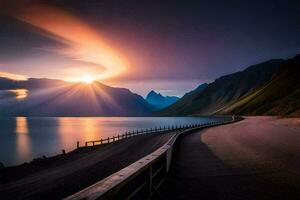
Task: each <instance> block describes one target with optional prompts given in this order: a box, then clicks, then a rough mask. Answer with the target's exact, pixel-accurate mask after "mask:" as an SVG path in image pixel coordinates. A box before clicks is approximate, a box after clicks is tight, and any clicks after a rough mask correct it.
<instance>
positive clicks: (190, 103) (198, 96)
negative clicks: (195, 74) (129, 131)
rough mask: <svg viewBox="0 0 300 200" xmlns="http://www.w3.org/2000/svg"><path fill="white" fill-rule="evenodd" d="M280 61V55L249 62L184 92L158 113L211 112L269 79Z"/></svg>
mask: <svg viewBox="0 0 300 200" xmlns="http://www.w3.org/2000/svg"><path fill="white" fill-rule="evenodd" d="M284 63H286V61H285V60H282V59H274V60H269V61H267V62H263V63H260V64H257V65H253V66H250V67H248V68H246V69H245V70H244V71H241V72H237V73H233V74H230V75H226V76H222V77H220V78H218V79H216V80H215V81H214V82H212V83H210V84H208V85H207V86H206V87H205V89H203V90H200V91H197V90H196V91H192V92H190V93H187V94H186V95H185V96H183V97H182V98H181V99H180V100H179V101H177V102H176V103H175V104H173V105H171V106H169V107H167V108H165V109H163V110H162V111H160V112H158V115H163V116H169V115H171V116H176V115H194V114H199V115H211V114H215V113H219V112H220V111H222V110H224V109H225V108H226V107H227V106H228V105H231V104H233V103H234V102H236V101H237V100H239V99H241V98H243V97H245V96H247V95H250V94H251V93H253V92H255V91H257V90H258V89H259V88H261V87H262V86H264V85H265V84H267V83H268V82H270V81H271V79H272V77H273V76H274V74H275V73H276V72H277V71H278V70H279V68H280V66H281V65H283V64H284ZM223 113H225V112H223Z"/></svg>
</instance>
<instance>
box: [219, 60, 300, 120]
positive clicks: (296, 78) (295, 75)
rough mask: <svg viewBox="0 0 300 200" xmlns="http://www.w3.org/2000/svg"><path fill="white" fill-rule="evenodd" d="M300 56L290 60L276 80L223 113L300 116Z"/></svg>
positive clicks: (275, 77) (241, 99)
mask: <svg viewBox="0 0 300 200" xmlns="http://www.w3.org/2000/svg"><path fill="white" fill-rule="evenodd" d="M299 99H300V56H297V57H295V58H294V59H291V60H289V61H288V62H287V63H286V64H285V65H283V66H282V67H281V69H280V70H279V72H278V73H277V74H276V75H275V76H274V78H273V79H272V80H271V81H270V82H269V83H268V84H266V85H265V86H263V87H261V88H260V89H258V90H256V91H255V92H253V93H251V94H249V95H247V96H246V97H243V98H240V99H239V100H238V101H236V102H234V103H233V104H231V105H230V106H228V107H227V108H225V109H223V110H222V111H221V113H237V114H248V115H291V116H296V115H299V114H300V103H299Z"/></svg>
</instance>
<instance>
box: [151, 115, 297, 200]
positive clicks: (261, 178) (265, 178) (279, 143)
mask: <svg viewBox="0 0 300 200" xmlns="http://www.w3.org/2000/svg"><path fill="white" fill-rule="evenodd" d="M299 157H300V120H299V119H278V118H272V117H250V118H246V119H245V120H243V121H240V122H237V123H233V124H228V125H224V126H218V127H213V128H208V129H204V130H200V131H196V132H193V133H190V134H187V135H185V136H183V138H182V140H181V141H180V143H179V149H178V152H177V153H176V154H175V159H174V162H173V163H172V165H171V171H170V174H169V177H168V178H167V181H166V182H165V183H164V184H163V186H162V187H161V188H160V189H159V191H158V192H157V193H156V194H155V196H154V197H153V199H213V200H217V199H220V200H221V199H222V200H236V199H241V200H250V199H251V200H252V199H258V200H259V199H264V200H268V199H270V200H271V199H272V200H274V199H278V200H279V199H280V200H282V199H299V196H300V173H299V167H300V162H299Z"/></svg>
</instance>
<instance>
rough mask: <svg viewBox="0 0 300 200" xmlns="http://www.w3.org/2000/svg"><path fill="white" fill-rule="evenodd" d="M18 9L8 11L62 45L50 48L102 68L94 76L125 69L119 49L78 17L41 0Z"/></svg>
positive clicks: (101, 78)
mask: <svg viewBox="0 0 300 200" xmlns="http://www.w3.org/2000/svg"><path fill="white" fill-rule="evenodd" d="M18 10H20V11H19V12H10V13H13V14H11V15H12V16H13V17H15V18H17V19H19V20H20V21H23V22H26V23H28V24H30V25H32V26H34V27H36V28H38V29H39V30H41V31H40V33H41V34H44V35H45V36H47V37H50V38H52V39H54V40H57V41H59V42H61V43H62V44H64V46H65V47H58V48H49V50H50V51H54V52H56V53H58V54H60V55H63V56H65V57H69V58H71V59H73V60H77V61H83V62H86V63H90V64H93V65H96V66H98V67H99V68H100V69H102V70H103V69H104V70H103V71H102V72H101V73H99V74H93V76H94V77H95V78H96V79H100V80H104V79H109V78H112V77H116V76H118V75H120V74H122V72H124V71H126V69H127V65H128V64H127V61H126V60H125V59H124V58H123V57H122V56H121V55H120V53H119V52H117V51H116V50H114V49H112V48H111V47H110V46H109V45H108V44H107V43H106V42H105V41H104V39H103V38H101V36H99V34H98V33H97V31H96V30H94V29H93V28H92V27H90V26H89V25H88V24H86V23H85V22H83V21H82V20H81V19H79V18H78V17H76V16H73V15H72V14H70V13H68V12H67V11H65V10H62V9H60V8H58V7H54V6H50V5H46V4H42V3H31V4H28V5H26V6H24V7H23V8H22V9H20V8H18ZM14 13H18V14H14ZM46 49H47V48H46ZM99 71H100V70H99ZM82 73H83V74H84V73H86V72H84V71H83V72H82ZM80 78H81V77H74V78H73V79H74V81H77V80H76V79H80Z"/></svg>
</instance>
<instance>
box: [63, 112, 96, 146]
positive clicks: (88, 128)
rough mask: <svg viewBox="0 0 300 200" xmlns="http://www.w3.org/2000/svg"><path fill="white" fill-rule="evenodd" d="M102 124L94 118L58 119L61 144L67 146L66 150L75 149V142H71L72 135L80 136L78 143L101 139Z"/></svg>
mask: <svg viewBox="0 0 300 200" xmlns="http://www.w3.org/2000/svg"><path fill="white" fill-rule="evenodd" d="M101 132H102V131H101V124H100V122H99V121H97V120H95V119H94V118H88V117H85V118H72V117H64V118H59V119H58V135H59V138H60V143H62V144H67V145H66V148H69V147H74V144H75V143H74V140H70V135H73V134H75V133H80V134H78V136H79V137H77V140H78V141H81V142H84V141H88V140H95V139H99V137H101V136H100V135H99V134H101Z"/></svg>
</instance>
